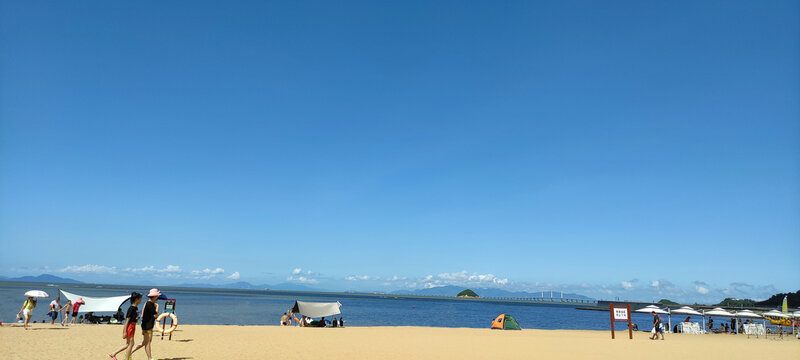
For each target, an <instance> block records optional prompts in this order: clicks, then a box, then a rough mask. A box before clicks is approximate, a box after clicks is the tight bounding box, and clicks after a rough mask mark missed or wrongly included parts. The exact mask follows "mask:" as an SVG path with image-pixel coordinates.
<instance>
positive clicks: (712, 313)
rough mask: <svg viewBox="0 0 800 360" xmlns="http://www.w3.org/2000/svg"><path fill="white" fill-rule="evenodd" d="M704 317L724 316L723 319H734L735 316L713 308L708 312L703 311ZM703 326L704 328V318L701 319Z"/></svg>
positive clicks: (721, 309)
mask: <svg viewBox="0 0 800 360" xmlns="http://www.w3.org/2000/svg"><path fill="white" fill-rule="evenodd" d="M703 314H704V315H705V316H725V317H734V316H735V315H733V314H731V313H729V312H727V311H725V309H723V308H718V307H717V308H713V309H711V310H709V311H703ZM703 326H705V317H704V318H703Z"/></svg>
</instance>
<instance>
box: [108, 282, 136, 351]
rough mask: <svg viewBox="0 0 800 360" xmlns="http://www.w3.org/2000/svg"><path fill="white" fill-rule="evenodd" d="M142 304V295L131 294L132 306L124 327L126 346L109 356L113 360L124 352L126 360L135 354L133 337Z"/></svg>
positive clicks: (123, 333)
mask: <svg viewBox="0 0 800 360" xmlns="http://www.w3.org/2000/svg"><path fill="white" fill-rule="evenodd" d="M141 302H142V294H139V293H137V292H135V291H134V292H132V293H131V306H130V307H129V308H128V314H127V315H126V316H125V324H124V325H123V326H122V338H123V339H125V345H122V346H121V347H120V348H119V349H117V351H114V352H113V353H111V354H108V357H109V358H111V360H117V354H119V353H121V352H122V351H123V350H126V349H127V350H128V351H126V352H125V359H130V357H131V354H132V353H133V336H134V335H135V334H136V323H137V322H138V321H139V308H138V306H139V303H141Z"/></svg>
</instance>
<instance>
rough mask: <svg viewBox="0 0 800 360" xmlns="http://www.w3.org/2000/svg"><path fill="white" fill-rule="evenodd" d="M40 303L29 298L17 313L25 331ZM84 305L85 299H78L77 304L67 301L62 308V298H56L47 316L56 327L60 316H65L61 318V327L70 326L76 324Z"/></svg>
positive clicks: (51, 303)
mask: <svg viewBox="0 0 800 360" xmlns="http://www.w3.org/2000/svg"><path fill="white" fill-rule="evenodd" d="M37 304H38V301H37V300H36V298H35V297H32V296H29V297H28V299H26V300H25V302H24V303H22V307H21V308H20V309H19V312H18V313H17V318H18V319H21V320H22V321H23V322H24V324H23V327H24V328H25V330H28V324H29V323H30V322H31V319H32V318H33V309H35V308H36V305H37ZM83 304H84V301H83V298H78V300H76V301H75V303H74V304H73V303H72V300H67V303H66V304H65V305H64V306H61V297H60V296H58V297H56V299H55V300H53V301H51V302H50V308H49V311H48V312H47V316H48V317H49V318H50V325H54V324H55V322H56V320H57V319H58V315H59V314H63V316H62V317H61V326H69V324H75V321H76V319H77V318H78V310H79V309H80V307H81V305H83ZM70 313H72V321H71V322H70V319H69V318H70Z"/></svg>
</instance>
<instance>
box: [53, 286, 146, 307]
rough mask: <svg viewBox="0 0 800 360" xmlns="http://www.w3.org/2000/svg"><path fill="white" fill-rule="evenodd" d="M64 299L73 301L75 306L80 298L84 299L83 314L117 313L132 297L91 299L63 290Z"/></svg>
mask: <svg viewBox="0 0 800 360" xmlns="http://www.w3.org/2000/svg"><path fill="white" fill-rule="evenodd" d="M61 293H62V294H64V297H65V298H67V299H68V300H70V301H72V303H73V304H74V303H75V301H77V300H78V298H83V301H84V302H85V304H84V305H83V306H81V307H80V311H81V312H99V311H113V312H117V309H119V307H120V306H122V303H124V302H125V301H126V300H128V299H130V298H131V296H130V295H124V296H112V297H89V296H81V295H77V294H73V293H69V292H66V291H64V290H61Z"/></svg>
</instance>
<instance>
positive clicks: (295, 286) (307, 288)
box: [262, 283, 326, 291]
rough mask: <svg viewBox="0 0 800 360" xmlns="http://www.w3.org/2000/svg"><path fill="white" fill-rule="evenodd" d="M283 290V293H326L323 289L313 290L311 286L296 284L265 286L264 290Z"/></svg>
mask: <svg viewBox="0 0 800 360" xmlns="http://www.w3.org/2000/svg"><path fill="white" fill-rule="evenodd" d="M264 288H266V289H269V290H281V291H326V290H322V289H317V288H312V287H310V286H306V285H302V284H294V283H280V284H276V285H264V287H263V288H262V289H264Z"/></svg>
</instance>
